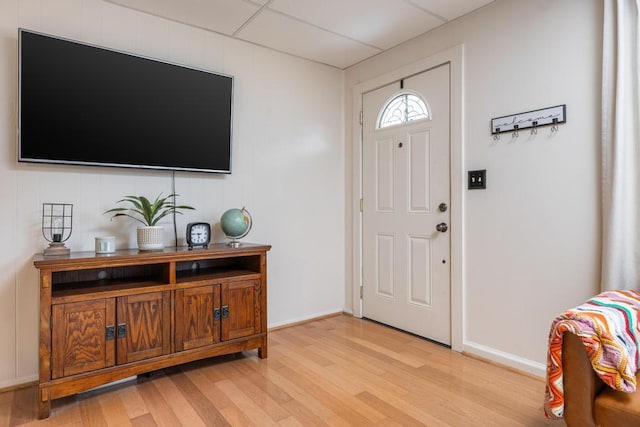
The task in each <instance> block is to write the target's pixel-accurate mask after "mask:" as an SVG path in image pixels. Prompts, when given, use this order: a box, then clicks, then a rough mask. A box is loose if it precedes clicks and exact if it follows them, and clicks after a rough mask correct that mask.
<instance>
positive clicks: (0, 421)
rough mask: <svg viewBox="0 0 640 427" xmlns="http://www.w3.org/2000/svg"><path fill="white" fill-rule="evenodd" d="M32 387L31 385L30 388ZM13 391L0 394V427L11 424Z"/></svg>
mask: <svg viewBox="0 0 640 427" xmlns="http://www.w3.org/2000/svg"><path fill="white" fill-rule="evenodd" d="M31 387H33V385H32V386H31ZM13 390H14V389H12V390H6V391H5V392H3V393H0V427H9V424H10V422H11V406H12V405H13V395H14V391H13Z"/></svg>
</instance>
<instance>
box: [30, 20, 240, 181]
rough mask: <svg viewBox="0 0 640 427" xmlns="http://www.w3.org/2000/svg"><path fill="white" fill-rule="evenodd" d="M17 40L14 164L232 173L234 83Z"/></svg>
mask: <svg viewBox="0 0 640 427" xmlns="http://www.w3.org/2000/svg"><path fill="white" fill-rule="evenodd" d="M18 39H19V58H20V59H19V124H18V128H19V136H18V161H20V162H37V163H61V164H78V165H97V166H115V167H127V168H149V169H168V170H176V171H200V172H218V173H231V134H232V132H231V128H232V109H233V105H232V101H233V78H232V77H231V76H226V75H222V74H217V73H213V72H209V71H205V70H200V69H195V68H191V67H185V66H180V65H177V64H172V63H169V62H164V61H158V60H154V59H150V58H145V57H141V56H137V55H131V54H128V53H123V52H118V51H115V50H110V49H105V48H101V47H96V46H91V45H87V44H83V43H78V42H75V41H70V40H65V39H62V38H58V37H52V36H49V35H44V34H39V33H35V32H32V31H27V30H24V29H20V30H19V35H18Z"/></svg>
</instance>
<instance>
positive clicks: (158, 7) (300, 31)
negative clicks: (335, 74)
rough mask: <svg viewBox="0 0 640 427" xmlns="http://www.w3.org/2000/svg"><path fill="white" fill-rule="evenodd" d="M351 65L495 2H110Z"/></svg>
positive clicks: (333, 63) (319, 59) (331, 62)
mask: <svg viewBox="0 0 640 427" xmlns="http://www.w3.org/2000/svg"><path fill="white" fill-rule="evenodd" d="M107 1H109V2H111V3H115V4H118V5H121V6H125V7H128V8H132V9H135V10H139V11H142V12H145V13H150V14H153V15H156V16H160V17H163V18H167V19H170V20H173V21H177V22H181V23H184V24H187V25H192V26H194V27H198V28H202V29H205V30H208V31H212V32H215V33H218V34H223V35H226V36H229V37H233V38H236V39H240V40H244V41H247V42H250V43H254V44H257V45H260V46H264V47H267V48H270V49H274V50H277V51H279V52H285V53H288V54H291V55H294V56H298V57H301V58H305V59H309V60H311V61H315V62H320V63H323V64H327V65H331V66H333V67H337V68H340V69H344V68H347V67H349V66H351V65H353V64H356V63H358V62H360V61H362V60H365V59H367V58H370V57H372V56H374V55H377V54H378V53H380V52H383V51H385V50H387V49H390V48H392V47H394V46H397V45H398V44H400V43H402V42H405V41H407V40H410V39H412V38H414V37H416V36H418V35H420V34H423V33H426V32H427V31H430V30H433V29H434V28H436V27H439V26H440V25H443V24H446V23H447V22H449V21H451V20H454V19H456V18H458V17H460V16H462V15H465V14H467V13H469V12H472V11H474V10H476V9H478V8H480V7H483V6H485V5H487V4H489V3H491V2H492V1H493V0H107Z"/></svg>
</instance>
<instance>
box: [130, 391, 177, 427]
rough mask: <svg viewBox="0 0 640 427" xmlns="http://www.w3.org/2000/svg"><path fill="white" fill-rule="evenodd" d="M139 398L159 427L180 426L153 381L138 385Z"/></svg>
mask: <svg viewBox="0 0 640 427" xmlns="http://www.w3.org/2000/svg"><path fill="white" fill-rule="evenodd" d="M138 389H139V390H140V396H141V397H142V400H144V403H145V405H146V407H147V408H149V413H150V414H151V415H152V416H153V420H154V421H155V423H156V425H157V426H159V427H163V426H166V427H171V426H177V425H180V420H179V419H178V417H177V416H176V414H175V413H174V412H173V410H172V409H171V407H170V406H169V405H168V404H167V401H166V400H164V398H163V397H162V395H161V394H160V392H159V391H158V389H157V388H156V386H155V385H154V383H153V381H146V382H143V383H141V384H139V385H138Z"/></svg>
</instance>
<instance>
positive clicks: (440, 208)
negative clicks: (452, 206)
mask: <svg viewBox="0 0 640 427" xmlns="http://www.w3.org/2000/svg"><path fill="white" fill-rule="evenodd" d="M448 208H449V206H447V204H446V203H440V206H438V210H439V211H440V212H446V211H447V209H448Z"/></svg>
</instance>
